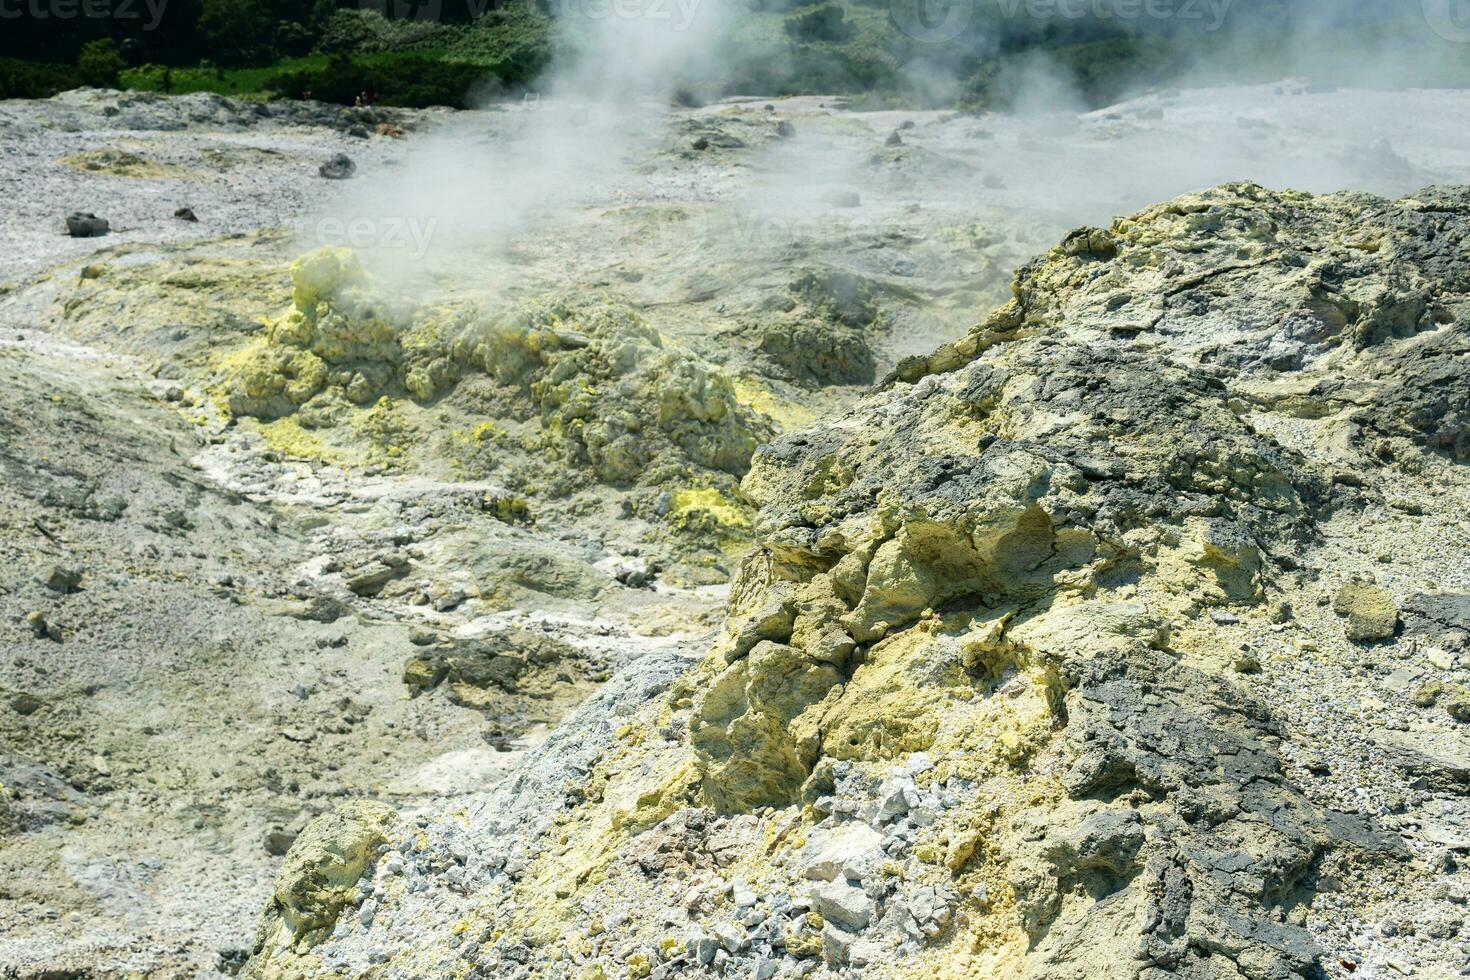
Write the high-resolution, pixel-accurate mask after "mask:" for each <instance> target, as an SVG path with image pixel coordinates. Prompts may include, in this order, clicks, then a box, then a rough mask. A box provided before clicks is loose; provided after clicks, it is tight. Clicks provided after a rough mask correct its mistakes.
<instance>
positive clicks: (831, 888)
mask: <svg viewBox="0 0 1470 980" xmlns="http://www.w3.org/2000/svg"><path fill="white" fill-rule="evenodd" d="M812 904H813V906H815V908H816V910H817V911H818V912H819V913H821V915H822V918H823V919H824V920H826V921H827V922H832V923H836V924H837V925H839V926H841V927H842V928H844V929H849V930H852V931H853V932H857V931H859V930H861V929H865V928H867V926H868V923H869V922H871V921H872V919H873V900H872V899H871V898H869V897H868V896H867V893H865V892H864V891H863V890H862V889H861V888H854V887H852V886H851V885H849V884H847V883H846V882H831V883H829V884H826V885H819V886H817V887H815V888H813V889H812Z"/></svg>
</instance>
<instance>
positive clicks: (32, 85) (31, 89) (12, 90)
mask: <svg viewBox="0 0 1470 980" xmlns="http://www.w3.org/2000/svg"><path fill="white" fill-rule="evenodd" d="M81 84H82V79H81V76H80V75H78V74H77V70H76V69H75V68H73V67H72V66H71V65H53V64H46V63H44V62H32V61H18V60H16V59H15V58H0V99H49V98H50V97H51V96H53V95H55V94H56V93H57V92H63V91H65V90H66V89H69V88H76V87H77V86H79V85H81Z"/></svg>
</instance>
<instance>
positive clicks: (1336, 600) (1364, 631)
mask: <svg viewBox="0 0 1470 980" xmlns="http://www.w3.org/2000/svg"><path fill="white" fill-rule="evenodd" d="M1332 611H1333V612H1335V613H1337V614H1338V615H1339V616H1341V617H1343V618H1344V619H1346V620H1347V623H1346V630H1347V638H1348V639H1349V640H1352V641H1354V642H1355V643H1356V642H1365V641H1371V640H1386V639H1388V638H1389V637H1391V636H1393V634H1394V630H1396V629H1397V628H1398V622H1399V607H1398V605H1397V603H1395V602H1394V599H1393V595H1392V594H1391V593H1389V591H1388V590H1387V589H1384V588H1380V587H1379V586H1376V585H1373V584H1372V583H1369V582H1348V583H1347V584H1346V585H1344V586H1343V587H1342V588H1341V589H1338V590H1337V594H1336V595H1335V596H1333V598H1332Z"/></svg>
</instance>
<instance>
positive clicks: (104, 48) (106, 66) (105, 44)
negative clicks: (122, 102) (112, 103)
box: [77, 37, 128, 88]
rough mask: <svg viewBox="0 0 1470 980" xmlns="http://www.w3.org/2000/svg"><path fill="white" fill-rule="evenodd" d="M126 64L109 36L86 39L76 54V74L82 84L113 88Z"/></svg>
mask: <svg viewBox="0 0 1470 980" xmlns="http://www.w3.org/2000/svg"><path fill="white" fill-rule="evenodd" d="M127 66H128V63H127V62H126V61H123V58H122V55H120V54H118V52H117V44H115V43H114V42H113V40H112V38H110V37H102V38H98V39H97V40H95V41H88V42H87V43H86V44H84V45H82V52H81V54H79V55H77V74H78V75H80V76H81V79H82V84H84V85H95V86H97V87H99V88H115V87H116V86H117V76H118V74H119V73H120V72H121V71H122V70H123V69H124V68H126V67H127Z"/></svg>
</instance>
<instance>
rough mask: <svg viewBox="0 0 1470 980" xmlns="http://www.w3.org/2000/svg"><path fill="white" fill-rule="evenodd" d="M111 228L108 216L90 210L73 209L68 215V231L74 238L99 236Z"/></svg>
mask: <svg viewBox="0 0 1470 980" xmlns="http://www.w3.org/2000/svg"><path fill="white" fill-rule="evenodd" d="M111 230H112V226H111V225H109V224H108V223H107V219H106V218H99V217H97V216H96V215H95V214H93V213H91V212H90V211H73V212H72V213H71V214H69V215H67V216H66V233H67V234H68V235H70V236H71V237H72V238H99V237H101V236H102V235H105V234H107V233H108V232H109V231H111Z"/></svg>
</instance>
